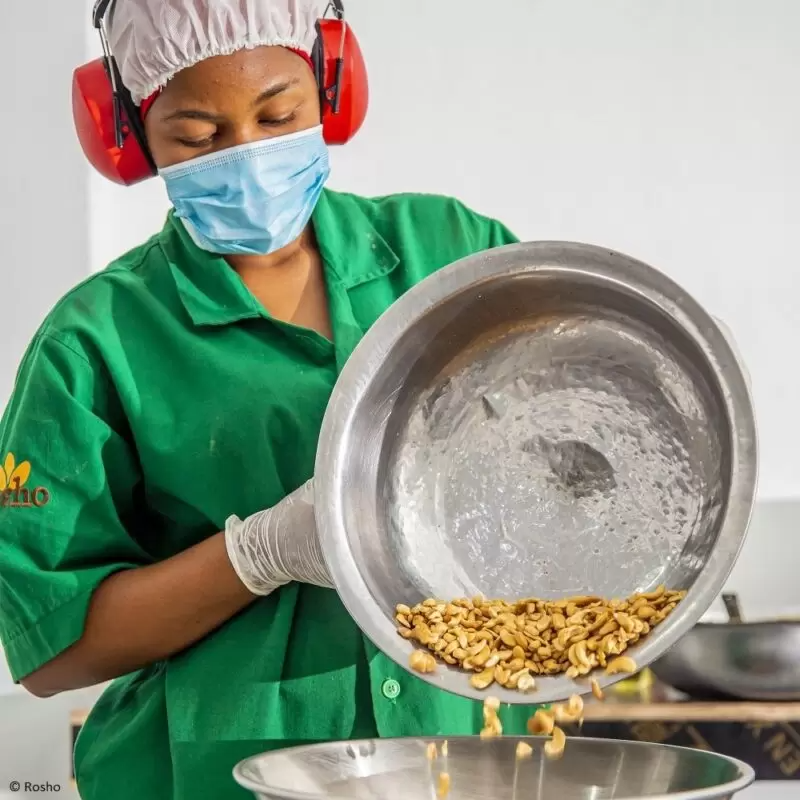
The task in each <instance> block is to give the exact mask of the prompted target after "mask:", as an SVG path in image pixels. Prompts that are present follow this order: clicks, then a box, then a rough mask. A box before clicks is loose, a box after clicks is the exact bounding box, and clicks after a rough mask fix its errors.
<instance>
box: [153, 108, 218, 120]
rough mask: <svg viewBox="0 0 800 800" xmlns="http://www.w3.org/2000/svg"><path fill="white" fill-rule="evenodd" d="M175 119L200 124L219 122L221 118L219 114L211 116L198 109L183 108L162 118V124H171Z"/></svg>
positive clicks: (208, 112) (209, 113) (207, 112)
mask: <svg viewBox="0 0 800 800" xmlns="http://www.w3.org/2000/svg"><path fill="white" fill-rule="evenodd" d="M176 119H196V120H200V122H219V121H220V120H221V119H222V117H220V116H219V114H212V113H211V112H210V111H201V110H200V109H199V108H185V109H180V110H178V111H173V112H172V114H168V115H167V116H166V117H164V122H172V121H173V120H176Z"/></svg>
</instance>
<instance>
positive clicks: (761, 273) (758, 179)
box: [91, 0, 800, 497]
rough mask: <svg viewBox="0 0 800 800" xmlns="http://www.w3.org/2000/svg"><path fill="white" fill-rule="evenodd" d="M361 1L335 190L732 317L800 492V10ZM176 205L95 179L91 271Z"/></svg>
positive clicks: (586, 1)
mask: <svg viewBox="0 0 800 800" xmlns="http://www.w3.org/2000/svg"><path fill="white" fill-rule="evenodd" d="M346 8H347V10H348V12H349V16H350V19H351V21H352V23H353V25H354V28H355V30H356V32H357V33H358V34H359V37H360V39H361V42H362V46H363V48H364V50H365V52H366V56H367V59H368V61H369V66H370V73H371V81H372V106H371V113H370V116H369V119H368V122H367V125H366V126H365V129H364V130H363V132H362V134H361V135H360V137H359V138H358V139H357V140H356V141H355V142H354V143H352V144H351V145H350V146H348V147H347V148H344V149H341V150H339V151H338V152H337V153H336V154H335V159H334V173H333V179H332V185H333V186H335V187H337V188H346V189H348V190H352V191H356V192H361V193H365V194H372V193H387V192H395V191H402V190H409V191H430V192H443V193H449V194H454V195H457V196H459V197H461V198H462V199H464V200H465V201H467V202H469V203H471V204H472V205H474V206H475V207H477V208H478V209H480V210H482V211H485V212H487V213H489V214H493V215H495V216H497V217H500V218H501V219H503V220H504V221H506V222H507V223H508V224H509V225H510V226H511V227H512V228H514V229H515V231H516V232H517V233H518V235H520V236H521V237H523V238H529V239H537V238H564V239H576V240H583V241H588V242H593V243H598V244H604V245H608V246H610V247H613V248H616V249H618V250H622V251H627V252H629V253H630V254H631V255H634V256H636V257H638V258H641V259H643V260H645V261H647V262H649V263H651V264H653V265H654V266H656V267H659V268H660V269H662V270H664V271H666V272H668V273H669V274H670V275H672V276H673V277H674V278H675V279H677V280H678V281H679V282H680V283H682V284H683V285H684V286H685V287H686V288H687V289H689V290H690V291H691V292H693V293H694V294H695V295H696V297H697V298H698V299H699V300H700V301H701V302H702V303H704V304H705V305H707V306H708V307H709V309H710V310H712V311H714V312H715V313H716V314H717V315H718V316H720V317H722V318H723V319H724V320H726V321H727V323H728V324H729V326H730V327H731V328H732V329H733V331H734V334H735V336H736V337H737V339H738V341H739V344H740V347H741V350H742V351H743V354H744V357H745V359H746V360H747V362H748V365H749V368H750V372H751V374H752V380H753V384H754V387H755V397H756V403H757V406H758V412H759V427H760V433H761V442H762V471H761V495H762V496H763V497H781V496H793V495H800V459H798V458H797V453H798V452H800V424H798V423H797V421H796V420H797V416H796V411H795V406H796V397H797V396H798V394H800V370H797V369H795V364H796V362H797V356H796V353H795V347H796V342H797V340H798V336H799V335H800V316H799V315H798V313H797V308H798V307H799V306H800V279H798V278H797V277H796V273H797V271H798V267H799V266H800V265H799V264H798V262H799V261H800V258H798V255H797V247H796V235H797V226H798V220H800V196H799V195H798V188H797V187H798V186H800V146H798V142H800V102H799V101H798V89H797V87H798V86H800V47H799V46H798V32H800V3H798V2H797V0H662V1H661V2H647V3H643V2H641V0H604V2H602V3H600V2H597V1H596V0H503V2H502V3H494V4H489V3H486V2H485V0H457V1H456V0H438V1H437V2H436V3H431V2H429V0H406V2H405V3H402V4H394V5H389V4H386V3H383V2H376V1H375V0H348V2H347V4H346ZM387 13H388V15H389V16H388V17H387ZM94 44H95V43H94V40H92V45H94ZM166 208H167V203H166V200H165V197H164V193H163V190H162V187H161V186H160V185H159V184H158V183H157V182H153V183H151V184H148V185H145V186H142V187H138V188H136V189H133V190H123V189H118V188H116V187H114V186H111V185H109V184H106V183H103V182H102V181H101V179H99V178H98V179H96V180H94V181H93V183H92V209H93V212H92V231H91V236H92V263H93V266H94V267H95V268H100V267H101V266H103V265H105V263H106V262H107V261H109V260H110V259H112V258H113V257H114V256H115V255H117V254H119V252H120V251H121V250H123V249H124V248H127V247H128V246H130V245H133V244H135V243H138V242H139V241H141V240H142V239H144V238H145V237H147V236H149V235H150V234H151V233H153V232H154V231H155V230H157V228H158V227H159V226H160V225H161V222H162V219H163V215H164V212H165V210H166Z"/></svg>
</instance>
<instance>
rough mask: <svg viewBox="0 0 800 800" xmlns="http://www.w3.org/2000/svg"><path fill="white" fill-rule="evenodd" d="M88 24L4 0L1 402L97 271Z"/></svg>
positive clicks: (54, 2)
mask: <svg viewBox="0 0 800 800" xmlns="http://www.w3.org/2000/svg"><path fill="white" fill-rule="evenodd" d="M45 21H46V22H45ZM43 24H46V27H47V30H51V31H53V32H54V33H56V32H57V33H58V36H59V41H58V46H57V47H56V46H52V47H50V46H47V43H46V41H43V39H42V31H43V28H42V26H43ZM85 25H86V19H85V18H83V16H82V15H80V14H77V15H76V14H75V9H74V7H73V4H71V3H65V2H64V0H42V2H37V3H36V4H35V10H32V9H31V7H30V4H29V3H21V2H9V3H3V10H2V23H0V27H2V30H3V32H4V36H3V44H2V47H0V74H3V75H4V76H5V80H4V81H3V105H2V110H0V319H1V320H2V343H3V344H2V347H0V408H2V407H4V406H5V404H6V400H7V399H8V396H9V394H10V392H11V388H12V386H13V381H14V376H15V374H16V368H17V364H18V363H19V360H20V358H21V356H22V353H23V351H24V349H25V347H26V346H27V344H28V342H29V340H30V338H31V337H32V335H33V333H34V332H35V330H36V328H37V327H38V326H39V324H40V322H41V321H42V318H43V317H44V316H45V314H46V313H47V311H49V309H50V308H51V307H52V305H53V304H54V303H55V302H56V301H57V300H58V298H59V297H60V296H61V295H62V294H63V293H64V292H65V291H66V290H67V289H68V288H70V287H71V286H72V285H74V284H75V283H77V282H78V281H80V280H82V279H83V278H84V277H86V274H87V272H88V271H89V226H88V225H87V216H86V215H87V208H88V194H89V171H88V169H87V168H86V166H85V164H84V162H83V161H82V160H81V157H80V155H81V154H80V150H79V147H78V145H77V143H76V141H75V137H74V135H73V133H72V128H71V125H70V113H71V112H70V79H71V75H72V70H73V68H74V66H75V64H76V63H78V62H79V61H80V60H81V59H83V58H84V57H85V46H84V28H85ZM6 32H10V33H13V35H5V33H6ZM37 45H38V48H37ZM4 456H5V454H2V455H0V457H4Z"/></svg>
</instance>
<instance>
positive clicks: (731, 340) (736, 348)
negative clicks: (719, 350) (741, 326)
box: [714, 317, 753, 390]
mask: <svg viewBox="0 0 800 800" xmlns="http://www.w3.org/2000/svg"><path fill="white" fill-rule="evenodd" d="M714 322H716V323H717V327H718V328H719V329H720V331H722V335H723V336H724V337H725V339H726V340H727V342H728V347H730V348H731V350H733V354H734V355H735V356H736V358H738V359H739V365H740V366H741V368H742V372H743V373H744V379H745V381H746V382H747V388H748V389H750V390H752V388H753V384H752V382H751V381H750V371H749V370H748V369H747V364H746V363H745V361H744V358H743V357H742V351H741V350H740V349H739V346H738V345H737V344H736V339H734V337H733V331H731V329H730V328H729V327H728V326H727V325H726V324H725V323H724V322H723V321H722V320H721V319H720V318H719V317H714Z"/></svg>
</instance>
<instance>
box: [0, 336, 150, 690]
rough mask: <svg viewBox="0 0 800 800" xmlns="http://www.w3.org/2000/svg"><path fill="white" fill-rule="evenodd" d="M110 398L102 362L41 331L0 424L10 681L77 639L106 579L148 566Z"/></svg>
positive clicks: (130, 457)
mask: <svg viewBox="0 0 800 800" xmlns="http://www.w3.org/2000/svg"><path fill="white" fill-rule="evenodd" d="M114 398H115V393H114V392H113V389H112V387H111V385H110V382H109V381H108V378H107V377H106V376H105V374H104V372H103V369H102V365H94V364H92V363H91V362H90V360H89V359H88V358H87V357H86V355H85V354H84V353H82V352H81V351H80V349H79V348H78V347H75V346H73V345H70V344H68V343H64V342H62V341H60V340H57V339H55V338H52V337H51V336H48V335H42V334H40V335H39V336H38V337H37V338H36V339H35V340H34V342H33V344H32V345H31V347H30V349H29V350H28V353H27V354H26V356H25V359H24V361H23V363H22V366H21V367H20V371H19V374H18V376H17V383H16V386H15V389H14V393H13V396H12V398H11V402H10V405H9V407H8V409H7V410H6V413H5V415H4V417H3V420H2V423H0V641H2V644H3V648H4V650H5V654H6V657H7V659H8V663H9V667H10V669H11V674H12V676H13V677H14V679H15V680H20V679H21V678H24V677H25V676H26V675H29V674H30V673H31V672H34V671H35V670H37V669H38V668H39V667H41V666H42V665H43V664H45V663H47V662H48V661H50V660H52V659H53V658H54V657H55V656H57V655H58V654H59V653H61V652H62V651H64V650H65V649H67V648H68V647H70V646H71V645H73V644H74V643H75V642H77V641H78V640H79V639H80V637H81V636H82V634H83V629H84V623H85V618H86V613H87V610H88V606H89V601H90V599H91V596H92V593H93V591H94V590H95V589H96V588H97V586H98V585H99V584H100V583H101V582H102V581H103V580H104V579H105V578H107V577H108V576H109V575H111V574H112V573H114V572H117V571H119V570H123V569H127V568H130V567H135V566H140V565H142V564H144V563H147V562H148V559H147V557H146V554H145V552H144V551H143V550H142V549H141V548H140V547H139V545H137V543H136V541H135V540H134V538H133V537H132V536H131V534H130V532H129V528H130V527H131V522H132V519H133V516H134V511H135V507H136V504H135V502H134V496H135V491H136V490H137V487H140V485H141V481H140V478H139V473H138V469H137V465H136V459H135V456H134V453H133V449H132V448H131V446H130V444H129V442H128V441H126V438H125V435H126V432H125V423H124V417H123V415H122V414H121V413H119V412H118V411H116V410H115V401H114Z"/></svg>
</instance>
